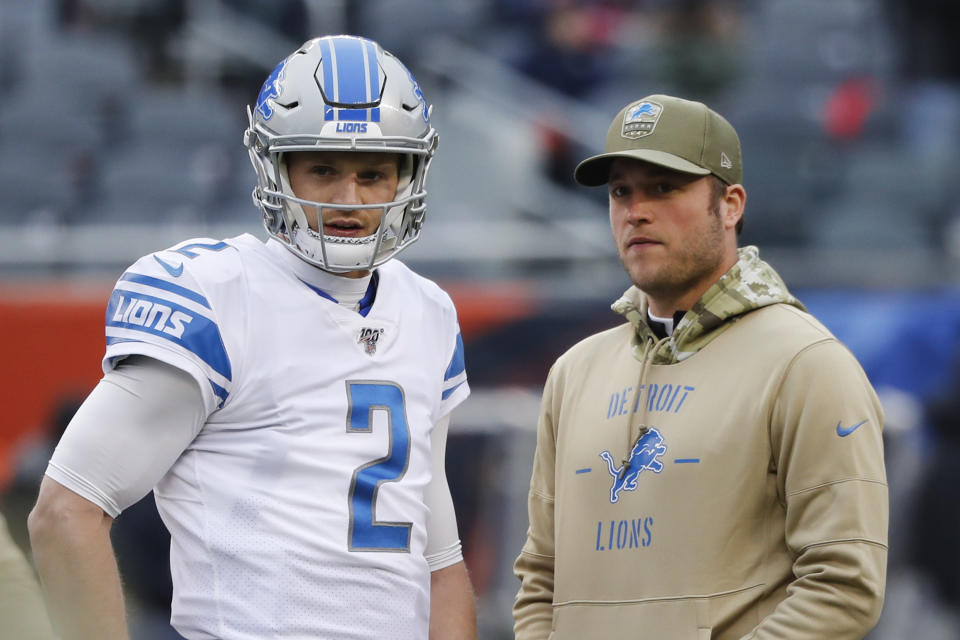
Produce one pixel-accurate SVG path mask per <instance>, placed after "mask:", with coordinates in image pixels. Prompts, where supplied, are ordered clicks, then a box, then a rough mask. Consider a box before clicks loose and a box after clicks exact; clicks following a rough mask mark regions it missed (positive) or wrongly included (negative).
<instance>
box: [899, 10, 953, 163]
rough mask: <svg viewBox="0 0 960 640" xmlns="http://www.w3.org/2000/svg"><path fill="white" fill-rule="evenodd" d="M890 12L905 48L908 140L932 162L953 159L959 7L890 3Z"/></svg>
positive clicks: (903, 76) (902, 59)
mask: <svg viewBox="0 0 960 640" xmlns="http://www.w3.org/2000/svg"><path fill="white" fill-rule="evenodd" d="M887 11H888V15H889V18H890V20H889V22H890V25H891V26H892V27H893V29H894V30H895V31H896V33H897V40H898V42H900V44H901V50H900V63H901V64H900V78H901V80H902V82H903V83H904V85H906V86H905V87H904V88H905V89H906V90H905V91H903V92H901V93H900V97H901V98H903V100H904V104H905V106H906V111H905V112H904V114H903V116H902V117H901V122H902V124H903V127H904V131H905V133H906V139H905V140H904V142H905V143H906V144H907V145H908V148H909V149H910V150H912V151H914V152H915V153H916V154H917V155H918V156H926V157H930V159H931V161H932V162H936V161H937V160H940V159H942V158H943V157H944V156H945V155H949V156H951V157H955V155H956V153H957V149H956V142H957V140H958V139H960V40H958V39H957V37H956V29H957V25H958V24H960V4H958V3H956V2H946V1H944V0H913V1H912V2H909V3H904V2H899V1H897V0H888V1H887ZM931 156H932V157H931Z"/></svg>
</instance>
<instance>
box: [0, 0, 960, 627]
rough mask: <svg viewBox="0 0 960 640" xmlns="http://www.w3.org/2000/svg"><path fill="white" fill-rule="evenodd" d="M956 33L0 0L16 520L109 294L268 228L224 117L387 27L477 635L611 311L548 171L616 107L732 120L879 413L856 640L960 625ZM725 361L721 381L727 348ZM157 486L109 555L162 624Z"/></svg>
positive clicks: (818, 308)
mask: <svg viewBox="0 0 960 640" xmlns="http://www.w3.org/2000/svg"><path fill="white" fill-rule="evenodd" d="M958 28H960V10H958V4H957V3H953V2H947V1H946V0H911V1H910V2H905V1H903V0H886V1H884V0H830V1H826V0H592V1H589V0H581V1H577V2H574V1H562V0H446V1H445V2H432V1H430V0H364V1H363V2H360V1H355V2H349V1H348V0H262V1H255V0H31V1H30V2H21V1H19V0H0V85H2V86H3V87H4V96H3V98H2V101H0V363H2V365H0V367H2V369H0V370H2V379H0V393H2V400H3V407H4V412H5V417H4V419H3V420H0V496H2V505H3V509H4V512H5V513H6V515H7V518H8V520H9V521H10V526H11V529H12V530H13V531H14V533H15V534H16V536H17V539H18V541H19V542H21V543H22V544H24V545H25V546H26V545H27V541H26V535H25V522H24V520H25V515H26V511H27V510H28V509H29V507H30V506H31V505H32V502H33V500H34V499H35V496H36V489H37V485H38V483H39V479H40V477H41V475H42V473H43V469H44V466H45V462H46V459H47V458H48V457H49V453H50V450H51V447H52V446H53V444H54V443H55V442H56V439H57V438H58V437H59V432H60V431H61V430H62V428H63V427H64V425H65V423H66V421H67V420H69V417H70V415H71V414H72V411H73V409H74V408H75V406H76V402H77V401H78V399H79V398H82V397H83V395H85V394H86V393H87V392H88V391H89V390H90V389H91V388H92V387H93V386H94V385H95V384H96V381H97V380H98V378H99V375H100V371H99V359H100V355H101V351H102V349H103V334H102V318H103V312H104V308H105V303H106V298H107V295H108V292H109V290H110V288H111V286H112V283H113V281H114V280H115V279H116V278H117V277H118V276H119V274H120V273H121V272H122V270H123V269H124V268H125V267H126V266H127V265H128V264H129V263H130V262H132V261H133V260H134V259H136V258H137V257H139V256H140V255H142V254H144V253H147V252H150V251H153V250H156V249H160V248H163V247H166V246H169V245H170V244H173V243H174V242H177V241H179V240H182V239H185V238H188V237H193V236H209V237H215V238H220V237H227V236H231V235H235V234H237V233H241V232H245V231H248V232H251V233H254V234H257V235H260V236H262V235H263V232H262V229H261V227H260V222H259V215H258V212H257V211H256V210H255V209H254V207H253V205H252V203H251V201H250V196H249V193H250V190H251V188H252V185H253V173H252V171H251V169H250V167H249V164H248V161H247V158H246V155H245V152H244V149H243V148H242V145H241V132H242V130H243V128H244V126H245V105H247V104H248V103H250V102H251V101H252V100H253V99H254V98H255V96H256V93H257V91H258V89H259V86H260V84H261V82H262V81H263V78H264V77H265V76H266V75H267V73H268V72H269V71H270V69H272V68H273V66H274V65H275V64H276V63H277V62H278V61H279V60H280V59H281V58H282V57H283V56H285V55H286V54H287V53H288V52H290V51H292V50H293V49H294V48H295V47H296V46H297V45H299V44H300V43H301V42H302V41H304V40H306V39H307V38H309V37H312V36H314V35H322V34H327V33H355V34H358V35H365V36H368V37H372V38H374V39H376V40H378V41H380V42H381V43H382V44H383V45H384V46H385V47H386V48H387V49H389V50H391V51H392V52H394V53H396V54H397V55H399V56H400V57H401V59H403V60H404V61H405V62H406V63H407V64H408V66H410V67H411V69H412V71H413V72H414V74H415V75H416V77H417V78H418V79H419V81H420V84H421V85H422V87H423V89H424V92H425V94H426V96H427V99H428V101H429V102H432V103H433V105H434V107H435V110H434V122H435V126H436V128H437V129H438V130H439V132H440V150H439V153H438V156H437V158H436V161H435V162H434V164H433V166H432V171H431V175H430V179H429V181H428V188H429V190H430V194H431V195H430V199H429V209H428V221H427V225H426V227H425V231H424V234H423V236H422V238H421V240H420V242H419V243H417V244H416V245H415V246H414V247H412V248H411V249H410V250H409V251H408V252H406V253H405V254H404V256H403V259H404V260H405V261H406V262H408V263H409V264H411V265H412V266H414V267H415V268H417V269H418V270H420V271H421V272H423V273H425V274H426V275H428V276H430V277H432V278H434V279H436V280H438V281H440V282H441V283H442V284H443V285H444V286H446V287H447V288H448V290H449V291H450V292H451V294H452V295H453V297H454V299H455V301H456V302H457V304H458V308H459V310H460V315H461V324H462V328H463V333H464V337H465V340H466V343H467V346H466V349H467V351H466V356H467V366H468V371H469V375H470V379H471V384H472V387H473V389H474V393H473V396H472V397H471V399H470V400H469V401H468V402H467V403H466V405H465V406H464V407H463V408H462V409H461V410H458V411H457V412H456V414H455V416H454V423H455V424H454V427H453V429H452V433H451V442H450V447H449V452H448V468H449V472H450V475H451V484H452V487H453V491H454V498H455V502H456V504H457V509H458V512H459V518H460V524H461V536H462V538H463V539H464V545H465V550H466V555H467V562H468V565H469V567H470V569H471V572H472V575H473V577H474V580H475V583H476V587H477V590H478V593H479V596H480V624H481V634H482V636H481V637H484V638H493V639H499V638H508V637H512V636H511V632H510V629H511V621H510V607H511V604H512V600H513V595H514V593H515V590H516V580H515V579H514V578H513V576H512V574H511V564H512V562H513V559H514V557H515V556H516V554H517V552H518V551H519V549H520V546H521V544H522V542H523V538H524V533H525V527H526V512H525V495H526V488H527V483H528V479H529V472H530V462H531V459H532V452H533V445H534V436H533V429H534V426H535V421H536V413H537V408H538V401H539V391H540V386H541V384H542V382H543V379H544V377H545V375H546V372H547V369H548V368H549V366H550V364H551V363H552V361H553V359H554V358H555V357H556V356H557V355H559V354H560V353H561V352H562V351H563V350H565V349H566V348H567V347H568V346H570V345H572V344H573V343H574V342H576V341H577V340H579V339H580V338H582V337H584V336H586V335H587V334H588V333H591V332H593V331H596V330H599V329H603V328H606V327H609V326H612V325H613V324H615V323H617V322H618V321H619V319H618V317H617V316H615V315H614V314H613V313H612V312H610V311H609V303H610V302H611V301H612V300H613V299H614V298H616V297H617V296H618V295H619V293H620V292H622V290H624V289H625V288H626V287H627V286H628V284H629V283H628V281H627V278H626V276H625V274H624V273H623V271H622V269H621V268H620V266H619V264H618V262H617V259H616V256H615V253H614V250H613V247H612V242H611V241H610V236H609V229H608V223H607V219H606V210H605V209H606V206H605V193H604V191H603V190H602V189H599V190H595V191H590V190H585V189H582V188H575V187H574V185H573V184H572V180H571V178H570V175H571V170H572V167H573V166H574V165H575V163H576V162H577V161H578V160H579V159H580V158H582V157H584V156H585V155H586V154H588V153H592V152H595V151H596V150H597V149H599V148H600V146H601V145H602V141H603V137H604V134H605V131H606V127H607V125H608V123H609V121H610V118H611V117H612V116H613V114H614V113H615V112H616V111H617V110H618V109H619V108H620V107H621V106H623V105H624V104H626V103H627V102H628V101H629V100H631V99H635V98H637V97H640V96H643V95H646V94H649V93H655V92H667V93H675V94H678V95H682V96H685V97H689V98H694V99H700V100H704V101H706V102H708V103H709V104H711V106H713V107H715V108H716V109H717V110H719V111H720V112H721V113H724V114H725V115H726V116H727V117H728V119H729V120H731V122H732V123H733V124H734V126H735V127H736V128H737V129H738V131H739V132H740V135H741V138H742V142H743V147H744V161H745V176H746V177H745V183H746V187H747V191H748V194H749V199H748V200H749V201H748V205H747V214H746V228H745V231H744V235H743V238H742V241H743V243H745V244H757V245H759V246H760V248H761V255H763V256H764V257H765V258H766V259H767V260H768V261H770V262H771V263H772V264H773V265H774V266H775V267H776V268H778V269H779V270H780V272H781V274H782V275H783V276H784V277H785V279H786V280H787V282H788V284H789V285H790V286H791V288H792V289H794V290H795V292H796V293H797V294H798V295H799V297H800V298H801V299H802V300H803V301H804V302H805V303H806V304H807V306H808V307H809V308H810V309H811V310H812V311H813V312H814V313H816V314H817V315H818V316H819V317H820V318H821V319H822V320H823V321H824V322H825V324H827V325H828V326H829V327H830V328H831V329H832V330H833V331H834V332H835V333H836V334H837V335H838V336H839V337H840V338H841V339H842V340H844V341H845V342H846V343H847V344H848V345H849V346H850V348H851V349H852V350H853V351H854V352H855V353H856V355H857V356H858V357H859V358H860V360H861V362H862V363H863V365H864V367H865V369H866V370H867V373H868V375H869V376H870V378H871V380H872V381H873V383H874V385H875V386H876V387H877V389H878V391H879V392H880V394H881V396H882V399H883V401H884V406H885V409H886V412H887V425H886V431H885V440H886V444H887V463H888V473H889V477H890V487H891V506H892V519H891V555H890V566H889V582H888V595H887V601H886V606H885V610H884V614H883V618H882V619H881V622H880V625H879V626H878V627H877V629H876V630H875V631H874V632H873V633H872V634H871V636H870V638H871V639H873V640H887V639H896V640H902V639H903V638H906V637H911V638H917V639H924V640H938V639H940V638H943V639H944V640H947V639H950V640H956V639H957V638H960V551H958V549H957V541H958V540H960V511H958V505H960V500H958V498H960V495H958V494H960V466H958V465H957V464H956V463H955V462H954V461H955V460H956V458H957V456H956V454H957V452H958V450H960V444H958V442H960V437H958V436H960V429H958V427H960V424H958V423H960V379H958V377H957V357H956V356H957V347H958V344H960V293H958V287H957V285H958V279H960V169H958V167H960V47H958V44H957V43H958V40H957V38H956V37H955V32H956V31H957V29H958ZM731 374H732V375H736V370H735V366H734V365H733V363H731ZM165 535H166V534H165V531H164V530H163V529H162V525H160V524H159V522H158V520H157V519H156V515H155V511H154V509H153V506H152V498H151V497H149V496H148V498H147V499H145V500H144V501H141V503H139V504H138V505H136V506H135V507H133V508H131V509H130V510H129V511H128V512H126V513H124V514H123V515H122V516H121V517H120V518H119V519H118V521H117V525H116V526H115V543H116V546H117V550H118V554H119V555H120V560H121V567H122V571H123V573H124V575H125V579H126V586H127V589H128V591H129V602H130V606H131V609H132V611H133V616H132V622H133V624H134V625H135V635H134V637H136V638H144V639H147V640H154V639H156V640H163V639H166V638H177V637H178V636H176V635H175V634H173V633H172V631H169V630H167V629H166V623H165V620H166V617H167V614H168V611H167V607H168V603H169V588H170V587H169V575H168V573H167V571H168V570H167V567H166V544H167V542H166V540H165V539H164V536H165Z"/></svg>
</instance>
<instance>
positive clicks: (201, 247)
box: [103, 235, 469, 640]
mask: <svg viewBox="0 0 960 640" xmlns="http://www.w3.org/2000/svg"><path fill="white" fill-rule="evenodd" d="M285 251H286V249H285V248H284V247H282V246H281V245H280V244H279V243H277V242H276V241H273V240H271V241H268V242H267V243H263V242H261V241H260V240H258V239H256V238H254V237H253V236H250V235H242V236H239V237H236V238H232V239H228V240H224V241H215V240H209V239H198V240H190V241H187V242H184V243H181V244H180V245H177V246H176V247H173V248H172V249H169V250H166V251H161V252H158V253H156V254H152V255H148V256H146V257H144V258H141V259H140V260H139V261H137V262H136V263H135V264H134V265H133V266H132V267H130V269H128V270H127V272H126V273H124V275H123V276H122V277H121V278H120V280H119V281H118V283H117V285H116V288H115V289H114V291H113V295H112V296H111V298H110V303H109V307H108V309H107V314H106V335H107V351H106V355H105V357H104V361H103V366H104V370H105V371H107V370H109V369H110V368H111V367H112V366H113V363H115V362H116V361H117V360H118V359H120V358H122V357H124V356H127V355H131V354H143V355H147V356H151V357H153V358H157V359H159V360H162V361H164V362H167V363H170V364H172V365H175V366H177V367H179V368H181V369H183V370H185V371H187V372H189V373H190V374H191V375H193V376H194V377H195V378H196V380H197V381H198V383H199V384H200V385H201V389H202V393H203V396H204V402H205V403H206V406H207V409H208V411H209V417H208V419H207V422H206V424H205V425H204V427H203V428H202V430H201V431H200V433H199V435H198V436H197V438H196V439H195V440H194V441H193V443H192V444H191V445H190V446H189V447H188V448H187V449H186V451H184V452H183V455H181V456H180V458H179V459H178V460H177V462H176V463H175V464H174V465H173V467H172V468H171V469H170V471H169V472H168V473H167V474H166V475H165V476H164V477H163V479H162V480H161V481H160V483H159V484H158V485H157V487H156V489H155V495H156V499H157V506H158V508H159V510H160V514H161V516H162V517H163V520H164V522H165V523H166V525H167V527H168V528H169V530H170V533H171V536H172V542H171V569H172V573H173V581H174V599H173V605H172V611H173V615H172V622H173V625H174V627H175V628H176V629H177V630H178V631H179V632H180V633H181V634H183V635H184V636H186V637H188V638H191V639H198V638H223V639H238V640H239V639H243V640H247V639H249V640H254V639H256V640H262V639H264V638H285V639H293V638H298V639H299V638H303V639H307V638H310V639H317V638H329V639H331V640H333V639H335V640H348V639H353V638H356V639H361V638H362V639H370V638H394V639H395V638H410V639H418V640H419V639H422V638H426V637H427V635H428V617H429V598H430V573H429V569H428V567H427V563H426V560H425V559H424V548H425V544H426V529H425V526H426V520H427V516H428V513H427V507H426V506H425V504H424V499H423V492H424V488H425V487H426V485H427V484H428V482H429V481H430V477H431V452H430V431H431V429H432V428H433V425H434V424H435V423H436V422H437V421H438V420H439V419H440V418H442V417H443V416H445V415H446V414H447V413H449V412H450V411H451V409H453V407H455V406H456V405H457V404H459V403H460V402H462V401H463V399H464V398H466V396H467V395H468V394H469V387H468V385H467V382H466V372H465V370H464V360H463V342H462V340H461V337H460V332H459V327H458V324H457V318H456V311H455V309H454V306H453V303H452V302H451V301H450V298H449V297H448V296H447V294H446V293H444V292H443V291H442V290H441V289H440V288H439V287H437V286H436V285H435V284H434V283H432V282H430V281H429V280H426V279H424V278H422V277H420V276H418V275H416V274H415V273H413V272H412V271H411V270H410V269H408V268H407V267H406V266H405V265H403V264H402V263H401V262H399V261H397V260H392V261H390V262H388V263H386V264H384V265H383V266H381V267H380V268H378V269H377V272H376V274H375V275H374V279H375V280H376V279H378V282H375V283H374V284H373V288H375V299H374V301H373V304H372V306H369V312H368V313H367V315H366V316H363V315H361V314H360V313H356V312H353V311H350V310H348V309H346V308H344V307H342V306H340V305H339V304H337V303H336V302H334V301H331V300H330V299H327V298H325V297H323V295H321V294H320V293H318V292H317V290H315V289H314V288H312V287H311V286H309V285H308V284H307V283H305V282H304V281H302V280H301V279H300V278H298V277H297V275H296V272H295V270H293V269H291V268H290V265H289V262H288V261H287V260H286V259H285V258H287V257H288V256H285V255H283V253H284V252H285ZM367 302H369V301H367ZM361 308H364V307H363V303H361Z"/></svg>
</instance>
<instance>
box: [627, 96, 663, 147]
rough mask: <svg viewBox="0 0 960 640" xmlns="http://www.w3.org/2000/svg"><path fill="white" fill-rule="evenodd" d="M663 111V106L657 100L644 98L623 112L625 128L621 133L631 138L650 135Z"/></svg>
mask: <svg viewBox="0 0 960 640" xmlns="http://www.w3.org/2000/svg"><path fill="white" fill-rule="evenodd" d="M661 113H663V106H662V105H659V104H657V103H656V102H650V101H648V100H643V101H641V102H638V103H636V104H632V105H630V106H629V107H627V110H626V113H624V114H623V130H622V131H621V132H620V135H622V136H623V137H624V138H630V139H631V140H636V139H637V138H642V137H643V136H648V135H650V134H651V133H653V129H654V127H656V126H657V121H658V120H659V119H660V114H661Z"/></svg>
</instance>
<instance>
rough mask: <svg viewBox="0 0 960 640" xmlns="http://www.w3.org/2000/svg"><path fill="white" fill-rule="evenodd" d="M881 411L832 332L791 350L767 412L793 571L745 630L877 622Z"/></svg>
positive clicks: (828, 632)
mask: <svg viewBox="0 0 960 640" xmlns="http://www.w3.org/2000/svg"><path fill="white" fill-rule="evenodd" d="M882 426H883V413H882V410H881V407H880V403H879V401H878V399H877V397H876V394H875V393H874V391H873V389H872V387H871V386H870V383H869V381H868V380H867V378H866V375H865V374H864V372H863V369H862V368H861V367H860V365H859V363H857V361H856V359H855V358H854V357H853V355H852V354H851V353H850V352H849V351H848V350H847V349H846V348H845V347H844V346H843V345H842V344H840V343H839V342H837V341H836V340H832V339H831V340H825V341H822V342H818V343H816V344H814V345H812V346H810V347H808V348H806V349H805V350H803V351H802V352H800V353H799V354H798V355H797V356H796V357H795V358H794V360H793V362H792V363H791V365H790V367H789V368H788V370H787V372H786V374H785V376H784V379H783V383H782V387H781V390H780V393H779V394H778V397H777V401H776V403H775V406H774V408H773V414H772V420H771V433H770V437H771V444H772V452H773V460H772V463H773V465H774V467H775V470H776V473H777V479H778V493H779V495H780V498H781V500H782V501H783V502H784V504H785V508H786V531H785V535H786V542H787V545H788V547H789V548H790V551H791V552H792V553H793V554H794V557H795V560H794V563H793V573H794V575H795V579H794V580H793V582H791V583H790V584H789V585H788V586H787V593H788V596H787V598H786V599H784V600H783V601H781V602H780V603H779V604H778V605H777V606H776V608H775V609H774V610H773V611H772V612H771V613H770V615H768V616H767V617H765V618H764V619H763V620H761V622H760V624H759V625H758V626H757V627H756V628H755V629H754V630H753V631H752V632H751V633H750V634H749V635H748V636H746V637H747V638H750V639H756V640H761V639H763V640H768V639H769V640H773V639H774V638H791V639H792V640H804V639H808V638H809V639H810V640H813V639H815V638H816V639H821V638H831V639H833V640H846V639H849V640H854V639H860V638H863V636H864V635H866V633H867V632H868V631H869V630H870V629H871V628H872V627H873V626H874V624H876V621H877V619H878V618H879V615H880V609H881V606H882V604H883V595H884V584H885V579H886V564H887V521H888V511H889V510H888V498H887V481H886V472H885V469H884V462H883V440H882V434H881V429H882Z"/></svg>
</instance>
